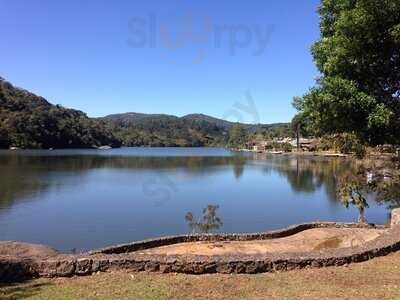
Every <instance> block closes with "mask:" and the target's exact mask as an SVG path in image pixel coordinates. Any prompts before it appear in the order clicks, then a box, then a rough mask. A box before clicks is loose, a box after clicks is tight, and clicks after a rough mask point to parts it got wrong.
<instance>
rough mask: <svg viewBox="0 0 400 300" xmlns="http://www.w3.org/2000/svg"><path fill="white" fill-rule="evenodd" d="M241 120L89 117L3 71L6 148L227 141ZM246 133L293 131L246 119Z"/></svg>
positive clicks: (1, 133) (0, 94)
mask: <svg viewBox="0 0 400 300" xmlns="http://www.w3.org/2000/svg"><path fill="white" fill-rule="evenodd" d="M234 124H235V123H232V122H229V121H226V120H222V119H218V118H214V117H210V116H206V115H202V114H191V115H187V116H184V117H176V116H171V115H164V114H141V113H125V114H116V115H109V116H106V117H104V118H89V117H88V116H86V114H85V113H83V112H81V111H78V110H74V109H67V108H64V107H62V106H59V105H53V104H51V103H49V102H48V101H47V100H46V99H44V98H43V97H40V96H37V95H35V94H33V93H31V92H28V91H26V90H24V89H21V88H17V87H14V86H13V85H12V84H11V83H9V82H7V81H6V80H4V79H2V78H1V77H0V148H9V147H18V148H93V147H99V146H105V145H109V146H112V147H118V146H120V145H125V146H186V147H192V146H225V145H227V144H228V141H229V131H230V129H231V127H232V126H233V125H234ZM240 126H241V127H242V129H243V131H244V135H246V136H251V135H252V134H255V133H262V134H264V135H272V136H287V135H290V134H291V131H290V126H289V124H287V123H280V124H270V125H262V124H259V125H251V124H241V125H240Z"/></svg>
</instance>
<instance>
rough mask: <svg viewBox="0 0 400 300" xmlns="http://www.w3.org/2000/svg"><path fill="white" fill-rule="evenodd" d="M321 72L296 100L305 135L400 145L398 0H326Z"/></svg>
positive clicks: (318, 46)
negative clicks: (343, 135) (315, 80)
mask: <svg viewBox="0 0 400 300" xmlns="http://www.w3.org/2000/svg"><path fill="white" fill-rule="evenodd" d="M319 14H320V20H321V23H320V31H321V38H320V39H319V40H318V41H317V42H316V43H315V44H314V45H313V47H312V55H313V57H314V60H315V63H316V65H317V67H318V69H319V71H320V73H321V77H320V78H319V79H318V80H317V82H316V85H315V86H314V87H312V88H311V89H310V90H309V91H308V92H307V93H306V94H305V95H303V96H302V97H295V98H294V100H293V105H294V107H295V108H296V109H297V110H298V115H296V116H295V118H294V119H293V121H292V124H293V127H294V128H299V129H300V130H301V132H302V134H303V135H312V136H317V137H318V136H324V135H332V134H345V133H347V134H353V135H355V136H356V138H357V139H358V140H360V141H362V143H364V144H368V145H372V146H374V145H379V144H400V1H397V0H396V1H393V0H385V1H382V0H322V2H321V5H320V8H319Z"/></svg>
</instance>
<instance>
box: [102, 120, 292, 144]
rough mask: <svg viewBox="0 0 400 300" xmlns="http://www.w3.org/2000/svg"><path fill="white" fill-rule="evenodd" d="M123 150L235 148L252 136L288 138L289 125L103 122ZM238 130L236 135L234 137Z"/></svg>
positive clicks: (210, 121) (156, 121)
mask: <svg viewBox="0 0 400 300" xmlns="http://www.w3.org/2000/svg"><path fill="white" fill-rule="evenodd" d="M103 119H104V120H106V121H107V122H108V123H109V124H110V125H109V126H110V128H111V130H112V132H114V133H115V135H116V136H117V137H118V138H119V139H120V140H121V141H122V143H123V144H124V145H126V146H143V145H146V146H157V147H160V146H162V147H163V146H165V147H171V146H183V147H198V146H200V147H201V146H227V145H228V146H233V145H235V146H237V145H239V144H240V145H244V143H245V140H246V141H247V140H248V139H249V138H250V137H252V136H253V135H254V134H255V133H259V134H262V135H264V136H266V137H267V136H288V135H291V134H292V132H291V129H290V125H289V124H287V123H281V124H258V125H252V124H239V123H232V122H229V121H225V120H221V119H217V118H213V117H210V116H206V115H201V114H193V115H187V116H184V117H176V116H170V115H146V114H137V113H125V114H119V115H111V116H107V117H105V118H103ZM237 128H239V131H240V133H239V135H238V134H235V132H236V131H237Z"/></svg>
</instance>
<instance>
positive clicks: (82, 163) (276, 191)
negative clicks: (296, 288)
mask: <svg viewBox="0 0 400 300" xmlns="http://www.w3.org/2000/svg"><path fill="white" fill-rule="evenodd" d="M351 166H352V161H351V160H349V159H343V158H321V157H320V158H318V157H309V158H306V157H295V156H282V155H275V156H273V155H269V156H268V155H261V154H252V153H238V152H232V151H229V150H225V149H221V148H120V149H110V150H54V151H48V150H18V151H8V150H2V151H0V240H17V241H24V242H31V243H41V244H47V245H50V246H52V247H54V248H56V249H59V250H61V251H68V252H69V251H75V250H77V251H81V250H88V249H93V248H99V247H104V246H107V245H111V244H115V243H126V242H129V241H134V240H141V239H147V238H153V237H159V236H164V235H174V234H185V233H191V232H260V231H266V230H270V229H274V228H280V227H284V226H287V225H290V224H296V223H302V222H309V221H316V220H321V221H356V220H357V216H358V211H357V210H356V209H354V208H349V209H346V208H344V207H343V206H342V205H341V203H340V201H338V199H337V196H336V189H335V187H336V180H337V176H338V175H339V174H340V172H341V171H342V170H348V168H351ZM369 204H370V207H369V208H368V209H367V211H366V217H367V220H368V221H369V222H373V223H385V222H386V220H387V218H388V213H389V210H388V208H387V207H386V206H385V205H378V204H376V203H375V202H374V201H373V200H372V201H370V203H369ZM207 224H208V225H210V226H208V225H207Z"/></svg>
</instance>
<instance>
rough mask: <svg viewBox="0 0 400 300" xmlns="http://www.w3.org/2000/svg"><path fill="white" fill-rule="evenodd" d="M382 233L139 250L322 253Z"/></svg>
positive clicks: (324, 232)
mask: <svg viewBox="0 0 400 300" xmlns="http://www.w3.org/2000/svg"><path fill="white" fill-rule="evenodd" d="M384 232H386V230H382V229H363V228H315V229H310V230H305V231H302V232H300V233H298V234H295V235H292V236H288V237H284V238H279V239H270V240H254V241H232V242H231V241H228V242H193V243H180V244H174V245H168V246H163V247H158V248H152V249H147V250H143V251H140V253H151V254H167V255H174V254H179V255H186V254H194V255H223V254H238V253H241V254H249V255H252V254H265V253H271V252H303V251H304V252H306V251H323V250H325V249H332V248H344V247H354V246H358V245H360V244H362V243H365V242H368V241H370V240H373V239H375V238H377V237H378V236H379V235H381V234H382V233H384Z"/></svg>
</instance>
